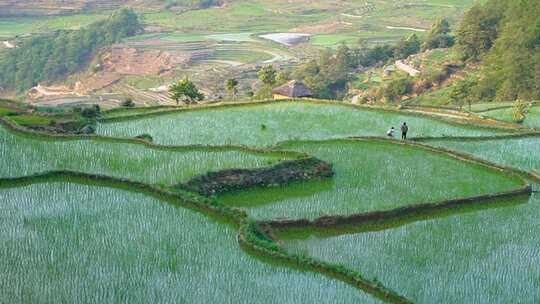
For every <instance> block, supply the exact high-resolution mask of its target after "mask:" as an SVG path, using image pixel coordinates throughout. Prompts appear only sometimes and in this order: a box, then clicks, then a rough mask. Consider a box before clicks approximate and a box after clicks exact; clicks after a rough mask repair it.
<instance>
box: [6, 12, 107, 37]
mask: <svg viewBox="0 0 540 304" xmlns="http://www.w3.org/2000/svg"><path fill="white" fill-rule="evenodd" d="M108 15H109V12H101V13H99V14H93V13H92V14H75V15H66V16H41V17H17V18H11V17H10V18H2V20H0V39H1V38H5V39H7V38H13V37H15V36H20V35H25V34H36V33H47V32H50V31H55V30H60V29H78V28H80V27H83V26H86V25H88V24H90V23H92V22H95V21H98V20H101V19H104V18H106V17H107V16H108Z"/></svg>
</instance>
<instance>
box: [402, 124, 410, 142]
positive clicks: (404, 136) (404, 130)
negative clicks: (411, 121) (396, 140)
mask: <svg viewBox="0 0 540 304" xmlns="http://www.w3.org/2000/svg"><path fill="white" fill-rule="evenodd" d="M408 131H409V126H407V123H406V122H403V124H402V125H401V139H407V132H408Z"/></svg>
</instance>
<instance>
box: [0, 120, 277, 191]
mask: <svg viewBox="0 0 540 304" xmlns="http://www.w3.org/2000/svg"><path fill="white" fill-rule="evenodd" d="M280 159H284V157H283V156H281V155H279V154H262V153H250V152H246V151H241V150H227V149H225V150H222V151H221V150H218V149H195V148H193V149H179V150H177V151H174V150H163V149H152V148H148V147H145V146H143V145H140V144H125V143H124V144H122V143H114V142H113V141H97V140H72V141H59V140H46V139H45V140H44V139H38V138H35V137H27V136H21V135H14V134H13V133H11V132H9V131H7V130H6V129H5V128H4V127H0V168H1V170H0V178H2V177H18V176H25V175H32V174H36V173H41V172H44V171H49V170H65V169H68V170H74V171H80V172H85V173H94V174H105V175H110V176H114V177H119V178H122V177H123V178H128V179H131V180H136V181H141V182H146V183H150V184H162V185H173V184H176V183H179V182H184V181H187V180H188V179H190V178H192V177H194V176H196V175H200V174H203V173H206V172H208V171H215V170H220V169H227V168H239V167H240V168H249V167H261V166H268V165H270V164H273V163H275V162H278V161H279V160H280ZM15 160H16V161H15Z"/></svg>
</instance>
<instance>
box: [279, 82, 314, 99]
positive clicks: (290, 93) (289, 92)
mask: <svg viewBox="0 0 540 304" xmlns="http://www.w3.org/2000/svg"><path fill="white" fill-rule="evenodd" d="M272 96H273V98H274V99H276V100H279V99H289V98H302V97H311V96H313V93H312V92H311V90H310V89H309V88H308V87H307V86H306V85H305V84H303V83H302V82H300V81H296V80H291V81H289V82H287V83H286V84H284V85H282V86H280V87H277V88H275V89H273V90H272Z"/></svg>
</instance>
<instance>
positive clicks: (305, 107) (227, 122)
mask: <svg viewBox="0 0 540 304" xmlns="http://www.w3.org/2000/svg"><path fill="white" fill-rule="evenodd" d="M402 122H407V124H408V125H409V126H410V133H409V136H410V137H426V136H436V137H439V136H458V135H460V136H463V135H468V136H482V135H490V134H491V135H492V134H494V133H495V134H498V133H500V131H494V130H489V129H482V128H474V127H468V126H461V125H454V124H450V123H447V122H443V121H440V120H435V119H430V118H426V117H418V116H411V115H403V114H399V113H395V112H386V111H374V110H367V109H354V110H352V109H351V108H349V107H345V106H340V105H329V104H313V103H309V102H284V103H271V104H264V105H251V106H238V107H228V108H221V109H206V110H204V111H184V112H175V113H168V114H164V115H161V116H149V117H146V118H139V119H136V120H126V121H118V122H106V123H100V124H98V126H97V133H98V134H101V135H106V136H115V137H116V136H118V137H133V136H136V135H138V134H140V133H148V134H150V135H152V137H153V138H154V140H155V141H156V142H157V143H160V144H174V145H189V144H201V143H204V144H216V145H221V144H243V145H249V146H271V145H274V144H276V143H278V142H280V141H286V140H291V139H325V138H340V137H347V136H355V135H375V136H384V135H385V134H386V130H388V129H389V128H390V127H391V126H394V127H396V128H398V127H399V125H400V124H401V123H402ZM188 130H189V131H188Z"/></svg>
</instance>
